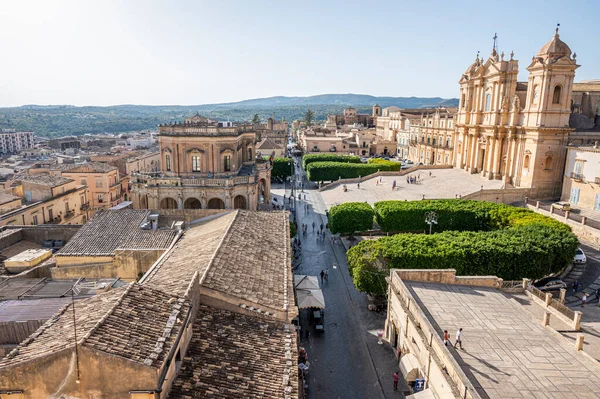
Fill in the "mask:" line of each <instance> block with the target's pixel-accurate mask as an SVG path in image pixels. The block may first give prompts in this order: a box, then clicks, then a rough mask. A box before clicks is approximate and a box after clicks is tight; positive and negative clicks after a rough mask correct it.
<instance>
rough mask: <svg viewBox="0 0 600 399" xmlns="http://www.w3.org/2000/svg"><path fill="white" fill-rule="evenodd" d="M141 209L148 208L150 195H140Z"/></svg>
mask: <svg viewBox="0 0 600 399" xmlns="http://www.w3.org/2000/svg"><path fill="white" fill-rule="evenodd" d="M140 209H148V196H146V195H142V196H141V197H140Z"/></svg>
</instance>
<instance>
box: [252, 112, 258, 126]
mask: <svg viewBox="0 0 600 399" xmlns="http://www.w3.org/2000/svg"><path fill="white" fill-rule="evenodd" d="M256 123H260V117H259V116H258V114H254V118H252V124H256Z"/></svg>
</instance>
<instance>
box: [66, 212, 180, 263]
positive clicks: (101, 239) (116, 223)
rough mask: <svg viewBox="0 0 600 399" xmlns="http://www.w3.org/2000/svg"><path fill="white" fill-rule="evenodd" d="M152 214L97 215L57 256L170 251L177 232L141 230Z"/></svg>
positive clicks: (100, 213) (111, 213)
mask: <svg viewBox="0 0 600 399" xmlns="http://www.w3.org/2000/svg"><path fill="white" fill-rule="evenodd" d="M149 213H150V211H147V210H131V209H122V210H117V211H110V210H106V211H100V212H97V213H96V214H95V215H94V217H93V218H92V219H91V220H90V221H89V222H88V223H87V224H85V225H84V226H83V227H82V228H81V229H79V231H78V232H77V233H76V234H75V235H74V236H73V238H71V240H69V242H68V243H67V244H66V245H65V246H64V248H62V249H61V250H60V251H59V252H58V253H57V254H56V256H94V255H95V256H112V255H114V251H115V249H117V248H124V249H167V248H168V247H169V246H170V245H171V243H172V242H173V240H174V239H175V235H176V234H177V232H176V231H175V230H155V231H153V230H142V229H141V228H140V224H141V223H142V222H143V221H145V220H146V218H147V216H148V214H149ZM108 232H110V233H109V234H107V233H108Z"/></svg>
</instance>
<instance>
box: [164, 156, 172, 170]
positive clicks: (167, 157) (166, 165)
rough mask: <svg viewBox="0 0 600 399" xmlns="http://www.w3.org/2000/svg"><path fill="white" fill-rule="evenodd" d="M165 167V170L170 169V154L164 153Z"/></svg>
mask: <svg viewBox="0 0 600 399" xmlns="http://www.w3.org/2000/svg"><path fill="white" fill-rule="evenodd" d="M165 169H166V170H167V172H170V171H171V156H170V155H165Z"/></svg>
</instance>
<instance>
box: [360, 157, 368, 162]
mask: <svg viewBox="0 0 600 399" xmlns="http://www.w3.org/2000/svg"><path fill="white" fill-rule="evenodd" d="M360 162H362V163H367V162H369V158H367V157H361V158H360Z"/></svg>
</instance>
